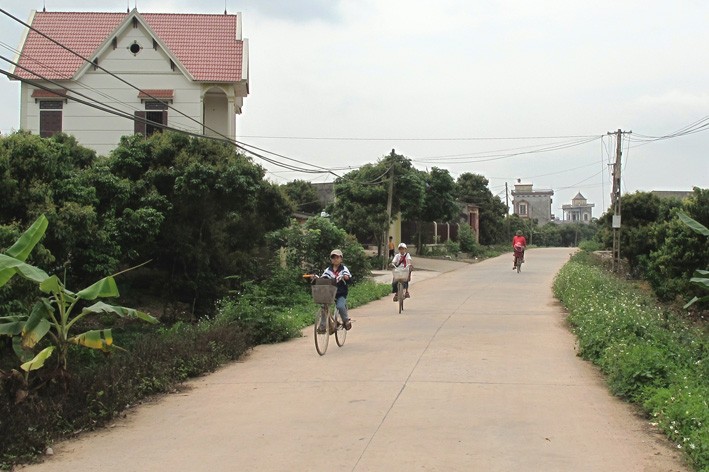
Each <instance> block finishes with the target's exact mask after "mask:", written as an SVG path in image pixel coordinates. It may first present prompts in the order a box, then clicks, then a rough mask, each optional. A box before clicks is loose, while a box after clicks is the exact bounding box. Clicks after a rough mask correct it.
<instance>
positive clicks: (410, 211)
mask: <svg viewBox="0 0 709 472" xmlns="http://www.w3.org/2000/svg"><path fill="white" fill-rule="evenodd" d="M392 175H393V184H394V185H393V194H392V213H391V216H392V218H393V217H394V216H395V215H396V214H397V213H398V212H401V215H402V218H403V219H404V220H410V221H417V220H418V218H419V217H420V215H421V212H422V210H423V205H424V202H425V185H426V182H425V178H424V176H423V175H422V173H421V172H420V171H418V170H416V169H414V167H413V165H412V163H411V160H410V159H407V158H406V157H404V156H401V155H399V154H396V153H395V152H394V151H393V150H392V152H391V153H390V154H389V155H386V156H384V157H383V158H382V159H380V160H379V161H378V162H377V163H376V164H367V165H365V166H362V167H360V168H359V169H357V170H355V171H352V172H349V173H347V174H345V175H344V176H343V177H342V178H339V179H337V180H336V181H335V195H336V196H337V200H336V202H335V203H334V204H333V205H331V206H330V207H329V208H328V213H330V214H331V215H332V217H333V220H334V221H335V223H336V224H337V225H338V226H340V227H341V228H344V229H345V230H346V231H347V232H348V233H351V234H353V235H355V236H356V237H357V239H358V240H359V241H361V242H374V243H375V244H376V245H377V246H379V247H381V244H382V238H383V235H384V233H385V232H386V230H387V227H388V226H389V224H391V219H389V218H388V215H387V199H388V195H389V183H390V179H391V176H392Z"/></svg>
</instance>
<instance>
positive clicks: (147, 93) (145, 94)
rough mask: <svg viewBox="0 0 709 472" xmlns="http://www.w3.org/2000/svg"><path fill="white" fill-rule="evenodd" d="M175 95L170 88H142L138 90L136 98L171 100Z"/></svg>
mask: <svg viewBox="0 0 709 472" xmlns="http://www.w3.org/2000/svg"><path fill="white" fill-rule="evenodd" d="M174 96H175V91H174V90H172V89H144V90H141V91H140V92H138V98H140V99H141V100H145V99H147V100H150V99H151V98H159V99H161V100H172V99H173V98H174Z"/></svg>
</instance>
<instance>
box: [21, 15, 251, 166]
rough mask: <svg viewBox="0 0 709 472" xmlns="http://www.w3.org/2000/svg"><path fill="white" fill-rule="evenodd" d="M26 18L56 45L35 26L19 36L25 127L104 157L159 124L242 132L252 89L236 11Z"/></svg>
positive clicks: (195, 130)
mask: <svg viewBox="0 0 709 472" xmlns="http://www.w3.org/2000/svg"><path fill="white" fill-rule="evenodd" d="M28 23H29V24H30V25H31V26H32V28H33V29H34V30H37V31H39V32H41V33H43V34H44V35H46V36H48V37H49V38H51V39H53V40H54V41H56V43H59V44H56V43H55V42H52V41H50V40H49V39H47V38H46V37H44V36H42V34H40V33H38V32H37V31H34V30H29V31H28V32H26V33H25V35H24V36H23V38H22V39H21V42H20V46H19V47H18V50H19V51H20V53H19V54H18V58H17V59H16V60H15V62H16V63H17V66H15V67H14V70H13V71H12V73H13V74H15V75H17V76H18V77H19V78H20V80H22V85H21V87H20V102H21V103H20V128H21V129H23V130H28V131H31V132H33V133H38V134H40V135H42V136H51V135H52V134H54V133H56V132H59V131H62V132H64V133H67V134H71V135H74V136H75V137H76V138H77V140H78V141H79V142H80V143H81V144H82V145H84V146H86V147H89V148H92V149H95V150H96V151H97V153H98V154H100V155H105V154H108V152H109V151H111V150H112V149H113V148H115V147H116V145H117V144H118V141H119V139H120V137H121V136H123V135H127V134H133V133H143V134H146V135H149V134H151V133H153V132H155V131H156V130H160V128H161V125H167V126H169V127H172V128H177V129H182V130H187V131H190V132H193V133H198V134H202V133H204V134H207V135H212V136H226V137H229V138H230V139H234V138H235V137H236V115H237V114H240V113H241V107H242V106H243V100H244V97H246V96H247V95H248V93H249V70H248V40H247V39H242V30H241V14H240V13H237V14H236V15H233V14H226V12H225V14H223V15H222V14H165V13H145V14H141V13H138V11H137V10H136V9H133V10H132V11H130V12H128V13H89V12H46V11H42V12H34V11H33V12H32V13H31V15H30V19H29V21H28ZM60 45H61V46H60ZM62 46H66V48H63V47H62ZM71 51H75V52H76V53H78V54H79V55H81V56H83V57H84V58H85V59H88V60H89V61H90V62H87V61H85V60H84V59H82V58H81V57H78V56H77V55H76V54H73V53H72V52H71ZM112 74H113V75H112ZM114 75H115V76H114ZM47 89H50V90H47ZM77 100H84V101H90V102H95V103H97V104H99V105H100V106H102V107H105V108H110V109H111V110H118V111H120V112H122V113H123V114H127V115H128V117H129V118H132V117H136V118H138V119H137V120H132V119H128V118H126V117H125V116H115V115H113V114H111V113H109V112H107V111H105V110H98V109H96V108H92V107H90V106H87V105H85V104H82V103H79V102H78V101H77ZM146 119H147V120H148V123H147V124H146V121H145V120H146Z"/></svg>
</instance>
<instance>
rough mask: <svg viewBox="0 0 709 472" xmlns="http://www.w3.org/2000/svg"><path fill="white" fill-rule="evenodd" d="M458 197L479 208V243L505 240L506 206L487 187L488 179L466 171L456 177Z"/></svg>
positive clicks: (493, 242)
mask: <svg viewBox="0 0 709 472" xmlns="http://www.w3.org/2000/svg"><path fill="white" fill-rule="evenodd" d="M457 183H458V198H459V199H460V200H461V201H463V202H465V203H473V204H475V205H477V206H478V207H479V208H480V244H495V243H499V242H504V241H506V240H507V235H505V232H504V220H505V215H506V214H507V207H506V206H505V204H504V203H503V202H502V200H500V197H497V196H494V195H493V194H492V192H490V189H489V188H488V184H489V181H488V180H487V179H486V178H485V177H483V176H482V175H479V174H472V173H470V172H466V173H465V174H461V175H460V177H458V182H457Z"/></svg>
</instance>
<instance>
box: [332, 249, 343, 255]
mask: <svg viewBox="0 0 709 472" xmlns="http://www.w3.org/2000/svg"><path fill="white" fill-rule="evenodd" d="M332 256H340V257H342V251H340V250H339V249H333V250H332V252H331V253H330V257H332Z"/></svg>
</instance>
